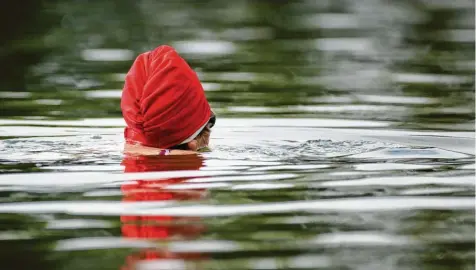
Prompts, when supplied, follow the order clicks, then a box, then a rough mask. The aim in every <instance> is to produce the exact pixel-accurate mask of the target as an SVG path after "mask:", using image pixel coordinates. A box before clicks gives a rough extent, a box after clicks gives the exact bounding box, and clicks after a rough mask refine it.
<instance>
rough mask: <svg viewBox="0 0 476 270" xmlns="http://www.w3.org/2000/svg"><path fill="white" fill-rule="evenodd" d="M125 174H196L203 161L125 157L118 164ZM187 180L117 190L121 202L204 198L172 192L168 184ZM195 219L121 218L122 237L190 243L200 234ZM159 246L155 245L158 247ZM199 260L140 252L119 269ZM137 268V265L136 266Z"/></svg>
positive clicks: (137, 184)
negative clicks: (177, 172)
mask: <svg viewBox="0 0 476 270" xmlns="http://www.w3.org/2000/svg"><path fill="white" fill-rule="evenodd" d="M122 164H123V165H124V166H125V172H126V173H129V172H153V171H180V170H198V169H200V168H201V167H202V165H203V158H201V157H200V156H197V155H187V156H126V157H125V158H124V160H123V162H122ZM186 180H187V178H172V179H160V180H137V181H135V182H134V183H128V184H125V185H123V186H122V187H121V190H122V193H123V201H125V202H144V201H147V202H153V201H162V202H163V201H167V200H174V201H184V200H200V199H202V198H204V197H205V194H206V191H205V190H186V191H184V190H181V191H179V190H172V189H167V187H168V186H170V185H172V184H177V183H180V182H184V181H186ZM204 229H205V228H204V226H203V225H202V224H200V220H199V219H198V218H191V217H183V218H179V217H171V216H121V231H122V235H123V237H126V238H135V239H142V240H144V239H147V240H155V241H172V240H176V239H181V240H186V239H193V238H196V237H198V236H199V235H200V233H201V232H203V231H204ZM158 246H159V245H158ZM194 259H203V258H201V256H200V254H197V253H182V252H181V253H174V252H172V251H170V250H168V249H167V248H159V247H157V248H153V249H144V250H141V251H140V252H137V253H134V254H131V255H129V256H128V257H127V258H126V262H125V265H124V267H123V268H122V269H124V270H125V269H137V266H139V265H140V264H141V263H142V264H143V263H157V264H161V262H164V263H165V262H169V261H170V260H178V261H185V260H194ZM138 264H139V265H138Z"/></svg>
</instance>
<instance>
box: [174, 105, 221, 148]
mask: <svg viewBox="0 0 476 270" xmlns="http://www.w3.org/2000/svg"><path fill="white" fill-rule="evenodd" d="M215 122H216V116H215V114H214V113H213V112H212V116H211V117H210V120H209V121H208V122H207V123H206V124H205V126H204V127H203V128H201V129H199V130H198V131H197V132H198V135H195V134H194V135H192V136H191V137H190V138H189V139H187V140H185V141H184V142H182V143H181V144H179V145H176V146H173V147H170V149H178V150H191V151H204V150H206V149H207V148H208V144H209V142H210V133H211V129H212V127H213V126H214V125H215Z"/></svg>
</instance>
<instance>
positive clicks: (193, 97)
mask: <svg viewBox="0 0 476 270" xmlns="http://www.w3.org/2000/svg"><path fill="white" fill-rule="evenodd" d="M121 109H122V114H123V116H124V119H125V121H126V124H127V127H126V129H125V131H124V136H125V139H126V140H127V141H129V142H138V143H141V144H142V145H146V146H151V147H158V148H169V147H172V146H174V145H178V144H181V143H182V142H183V141H185V140H186V139H187V138H189V137H190V136H192V135H193V134H194V133H195V132H197V131H198V130H199V129H200V128H201V127H203V126H204V125H205V124H206V123H207V122H208V120H209V118H210V116H211V109H210V105H209V104H208V101H207V99H206V97H205V92H204V91H203V88H202V85H201V84H200V80H199V79H198V77H197V75H196V74H195V72H194V71H193V70H192V69H191V68H190V66H189V65H188V64H187V62H185V60H184V59H183V58H181V57H180V56H179V55H178V53H177V52H176V51H175V50H174V49H173V48H172V47H169V46H159V47H157V48H156V49H154V50H152V51H149V52H145V53H143V54H141V55H139V56H138V57H137V58H136V60H135V61H134V64H133V65H132V67H131V69H130V70H129V72H128V73H127V76H126V80H125V84H124V89H123V91H122V99H121Z"/></svg>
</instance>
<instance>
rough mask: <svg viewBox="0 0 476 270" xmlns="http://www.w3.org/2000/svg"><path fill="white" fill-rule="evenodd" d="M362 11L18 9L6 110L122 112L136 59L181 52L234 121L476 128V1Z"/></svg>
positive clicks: (169, 4) (143, 4)
mask: <svg viewBox="0 0 476 270" xmlns="http://www.w3.org/2000/svg"><path fill="white" fill-rule="evenodd" d="M357 2H359V3H357ZM357 2H356V1H324V2H316V1H295V2H290V3H286V2H283V1H264V0H260V1H236V2H234V3H233V4H230V3H227V4H225V3H222V2H220V1H205V2H203V1H201V2H200V3H197V2H194V1H181V2H174V1H165V2H156V1H145V0H144V1H139V2H134V3H132V2H131V3H128V2H124V1H109V2H104V1H101V2H94V3H93V2H90V3H88V4H84V3H79V2H75V1H58V2H57V3H54V2H46V1H45V2H35V3H36V4H35V5H26V6H25V8H22V9H16V10H15V11H14V12H11V11H9V10H7V9H4V10H2V12H3V13H4V15H2V20H4V22H3V23H2V25H13V27H7V28H6V29H7V30H8V31H6V32H5V34H3V35H2V37H1V38H2V41H1V48H3V49H2V51H3V53H2V54H0V57H1V59H2V62H4V63H8V65H3V66H2V70H1V72H0V74H1V76H2V78H1V80H0V90H1V91H2V92H1V93H0V95H1V96H2V99H3V100H4V102H3V106H2V115H3V116H4V117H16V118H18V117H29V116H41V117H47V118H54V119H57V118H85V117H120V115H121V113H120V109H119V106H118V104H119V97H120V90H121V88H122V83H123V76H124V74H125V72H127V70H128V68H129V66H130V64H131V63H132V60H133V59H134V57H135V56H136V55H137V54H138V53H140V52H142V51H144V50H149V49H151V48H154V47H155V46H157V45H159V44H170V45H173V46H176V48H177V49H178V50H179V52H181V53H182V54H183V56H184V57H185V58H186V59H187V60H188V61H189V62H190V64H191V65H192V66H193V67H194V68H195V69H196V71H197V72H198V73H199V75H200V77H201V79H202V81H203V83H204V87H205V89H206V90H207V96H208V98H209V100H210V101H211V103H212V104H213V106H214V107H215V108H216V110H217V112H218V113H220V114H221V115H226V116H229V117H234V116H247V117H253V116H269V117H325V118H345V119H359V120H361V119H372V120H391V121H397V122H399V124H400V125H403V126H406V127H411V128H422V127H434V128H446V129H450V128H451V124H455V123H460V124H462V125H461V126H460V128H461V129H465V130H474V127H473V124H472V123H473V120H474V106H473V105H474V78H473V77H474V76H473V74H474V20H473V18H474V16H473V15H474V14H473V11H474V5H473V4H471V3H470V1H468V2H467V3H466V1H461V3H462V4H460V6H456V7H454V6H452V5H451V4H450V3H447V4H445V3H444V2H441V1H436V2H435V3H432V2H431V1H421V2H418V1H402V2H399V3H393V2H388V1H380V0H368V1H361V3H360V1H357ZM463 3H465V4H463ZM17 18H21V20H20V21H22V23H20V24H19V23H16V22H15V20H16V19H17ZM14 22H15V23H14ZM382 111H384V112H385V114H382V113H381V112H382Z"/></svg>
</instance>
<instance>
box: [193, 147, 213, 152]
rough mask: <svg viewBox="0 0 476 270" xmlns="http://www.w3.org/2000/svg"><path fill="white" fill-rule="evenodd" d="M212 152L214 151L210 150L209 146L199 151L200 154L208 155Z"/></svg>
mask: <svg viewBox="0 0 476 270" xmlns="http://www.w3.org/2000/svg"><path fill="white" fill-rule="evenodd" d="M211 151H212V149H210V147H208V146H205V147H202V148H200V149H198V150H197V152H198V153H208V152H211Z"/></svg>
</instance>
